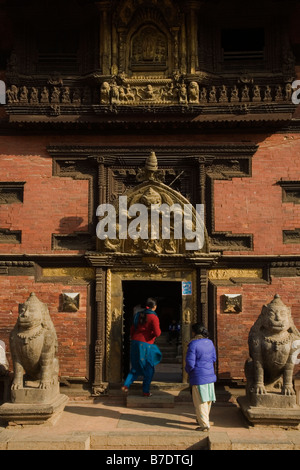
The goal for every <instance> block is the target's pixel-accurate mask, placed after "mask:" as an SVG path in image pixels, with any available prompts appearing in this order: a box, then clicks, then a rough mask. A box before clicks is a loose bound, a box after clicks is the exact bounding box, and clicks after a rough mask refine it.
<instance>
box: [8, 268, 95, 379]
mask: <svg viewBox="0 0 300 470" xmlns="http://www.w3.org/2000/svg"><path fill="white" fill-rule="evenodd" d="M31 292H34V293H35V294H36V296H37V297H38V298H39V300H40V301H41V302H44V303H46V304H47V305H48V308H49V313H50V316H51V319H52V321H53V324H54V327H55V329H56V333H57V337H58V355H59V362H60V375H61V376H70V377H86V375H87V348H88V338H87V314H86V310H87V309H86V301H87V287H86V285H72V286H70V285H67V284H64V283H63V282H59V281H58V282H45V283H37V282H35V280H34V277H33V276H8V277H4V276H0V311H1V315H0V338H1V340H2V341H4V342H5V344H6V345H7V352H8V354H7V356H8V360H9V362H10V364H11V357H10V352H9V334H10V331H11V330H12V328H13V327H14V325H15V324H16V321H17V318H18V306H19V304H20V303H23V302H25V301H26V300H27V298H28V297H29V295H30V293H31ZM63 292H74V293H75V292H78V293H79V294H80V305H79V310H78V311H77V312H63V311H61V308H60V305H61V299H60V296H61V294H62V293H63Z"/></svg>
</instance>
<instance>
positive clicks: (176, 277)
mask: <svg viewBox="0 0 300 470" xmlns="http://www.w3.org/2000/svg"><path fill="white" fill-rule="evenodd" d="M123 281H160V282H164V281H173V282H189V283H191V284H190V285H191V293H190V294H187V295H182V353H183V354H182V357H183V360H184V358H185V354H186V350H187V345H188V342H189V340H190V325H191V323H193V322H195V321H196V318H197V290H196V272H195V270H186V269H168V270H161V271H159V272H151V271H136V272H134V271H127V272H122V271H114V270H108V271H107V277H106V282H107V284H106V318H107V328H106V345H107V349H106V352H107V354H106V373H107V381H108V382H109V383H119V382H121V381H122V349H123V300H124V299H123V289H122V282H123ZM182 370H183V375H182V382H183V383H187V376H186V372H185V371H184V367H182Z"/></svg>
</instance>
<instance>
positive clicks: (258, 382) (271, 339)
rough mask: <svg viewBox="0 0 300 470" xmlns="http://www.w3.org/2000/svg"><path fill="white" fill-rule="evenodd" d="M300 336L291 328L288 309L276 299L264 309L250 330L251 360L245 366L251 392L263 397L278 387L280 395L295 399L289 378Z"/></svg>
mask: <svg viewBox="0 0 300 470" xmlns="http://www.w3.org/2000/svg"><path fill="white" fill-rule="evenodd" d="M299 338H300V333H299V331H298V330H297V328H296V327H295V325H294V322H293V319H292V316H291V309H290V308H288V307H287V306H286V305H285V304H284V303H283V302H282V300H281V299H280V297H279V295H275V297H274V299H273V300H272V302H270V303H269V304H268V305H264V306H263V308H262V311H261V314H260V316H259V317H258V319H257V321H256V322H255V324H254V325H253V327H252V328H251V330H250V333H249V338H248V344H249V353H250V357H251V359H250V360H248V361H247V362H246V364H245V373H246V377H247V386H248V390H249V391H250V392H254V393H256V394H265V393H267V391H275V390H276V388H278V387H280V386H281V391H282V394H283V395H294V394H295V391H294V388H293V383H292V378H293V369H294V363H295V361H294V355H295V354H294V353H295V345H294V346H293V343H294V341H295V340H299Z"/></svg>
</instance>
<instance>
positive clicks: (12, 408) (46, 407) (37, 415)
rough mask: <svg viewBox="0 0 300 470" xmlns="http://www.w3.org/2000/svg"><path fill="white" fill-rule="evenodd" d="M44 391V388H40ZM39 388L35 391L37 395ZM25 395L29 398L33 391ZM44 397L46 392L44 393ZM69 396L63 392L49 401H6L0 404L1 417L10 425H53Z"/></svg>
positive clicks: (24, 394)
mask: <svg viewBox="0 0 300 470" xmlns="http://www.w3.org/2000/svg"><path fill="white" fill-rule="evenodd" d="M40 391H41V392H44V390H40ZM37 392H38V390H34V391H33V393H34V394H35V396H36V395H37ZM26 395H27V394H26V392H24V393H23V397H25V399H28V398H29V396H30V395H31V393H29V394H28V396H26ZM42 395H43V398H45V394H44V393H42ZM67 402H68V397H67V396H66V395H63V394H56V395H55V397H54V398H52V399H51V400H49V401H48V402H43V401H41V402H39V403H38V402H36V403H30V402H29V401H28V402H27V403H16V402H14V403H4V404H3V405H1V406H0V418H1V419H3V420H5V421H6V422H7V424H8V425H9V426H26V425H41V424H43V425H53V424H55V423H56V422H57V420H58V419H59V417H60V415H61V413H62V412H63V410H64V408H65V406H66V404H67Z"/></svg>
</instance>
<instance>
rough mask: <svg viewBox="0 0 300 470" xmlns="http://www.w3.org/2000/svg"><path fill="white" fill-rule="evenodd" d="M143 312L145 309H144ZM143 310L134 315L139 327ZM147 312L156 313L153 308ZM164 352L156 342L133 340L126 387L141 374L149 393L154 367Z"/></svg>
mask: <svg viewBox="0 0 300 470" xmlns="http://www.w3.org/2000/svg"><path fill="white" fill-rule="evenodd" d="M142 312H143V311H142ZM142 312H138V313H136V315H135V316H134V320H133V324H134V327H135V328H137V326H138V322H139V316H140V314H141V313H142ZM146 313H152V314H154V315H156V313H155V312H154V311H153V310H146ZM161 358H162V353H161V352H160V350H159V348H158V347H157V346H156V344H149V343H145V342H143V341H137V340H131V346H130V362H131V369H130V372H129V374H128V376H127V378H126V380H125V382H124V385H125V386H126V387H128V388H129V387H130V385H131V384H132V383H133V382H134V381H135V380H137V378H138V377H139V376H141V375H142V376H143V377H144V380H143V392H144V393H149V390H150V384H151V380H152V378H153V375H154V367H155V366H156V365H157V364H159V363H160V361H161Z"/></svg>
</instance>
